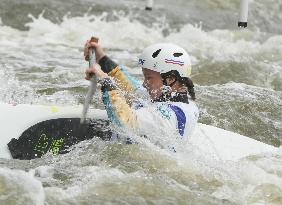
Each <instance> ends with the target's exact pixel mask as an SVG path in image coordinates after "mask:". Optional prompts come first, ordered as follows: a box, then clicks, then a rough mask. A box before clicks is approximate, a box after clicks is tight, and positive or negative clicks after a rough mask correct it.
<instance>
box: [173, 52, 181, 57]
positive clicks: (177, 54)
mask: <svg viewBox="0 0 282 205" xmlns="http://www.w3.org/2000/svg"><path fill="white" fill-rule="evenodd" d="M182 55H183V53H174V54H173V56H174V57H180V56H182Z"/></svg>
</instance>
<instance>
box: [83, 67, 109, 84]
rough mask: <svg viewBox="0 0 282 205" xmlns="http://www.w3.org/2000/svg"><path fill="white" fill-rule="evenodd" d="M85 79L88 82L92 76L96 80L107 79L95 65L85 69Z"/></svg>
mask: <svg viewBox="0 0 282 205" xmlns="http://www.w3.org/2000/svg"><path fill="white" fill-rule="evenodd" d="M85 75H86V76H85V79H86V80H90V79H91V78H92V76H93V75H96V76H97V77H98V78H100V79H101V78H108V77H109V76H108V74H107V73H104V72H103V71H102V70H101V69H100V68H99V65H95V66H93V67H91V68H88V69H86V71H85Z"/></svg>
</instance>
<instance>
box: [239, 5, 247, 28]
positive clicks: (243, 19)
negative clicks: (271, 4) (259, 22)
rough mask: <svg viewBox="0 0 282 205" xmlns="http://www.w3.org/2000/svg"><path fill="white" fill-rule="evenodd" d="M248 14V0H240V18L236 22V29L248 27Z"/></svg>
mask: <svg viewBox="0 0 282 205" xmlns="http://www.w3.org/2000/svg"><path fill="white" fill-rule="evenodd" d="M248 12H249V0H241V3H240V18H239V22H238V27H240V28H242V27H243V28H246V27H247V26H248Z"/></svg>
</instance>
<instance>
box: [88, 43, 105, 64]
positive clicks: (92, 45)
mask: <svg viewBox="0 0 282 205" xmlns="http://www.w3.org/2000/svg"><path fill="white" fill-rule="evenodd" d="M89 48H94V49H95V55H96V61H97V62H99V60H100V59H101V58H103V57H104V56H105V55H106V53H105V52H104V50H103V49H102V47H101V46H100V45H99V43H96V42H90V40H87V41H86V43H85V45H84V58H85V60H86V61H89V55H88V54H89Z"/></svg>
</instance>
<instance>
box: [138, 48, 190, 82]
mask: <svg viewBox="0 0 282 205" xmlns="http://www.w3.org/2000/svg"><path fill="white" fill-rule="evenodd" d="M138 65H139V66H140V67H142V68H147V69H149V70H153V71H157V72H159V73H167V72H169V71H172V70H176V71H178V73H179V75H180V77H190V75H191V70H192V68H191V60H190V56H189V55H188V53H187V52H186V51H185V50H184V49H183V48H181V47H179V46H177V45H175V44H170V43H158V44H153V45H151V46H149V47H147V48H145V49H144V51H143V53H142V54H141V56H140V58H139V63H138Z"/></svg>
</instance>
